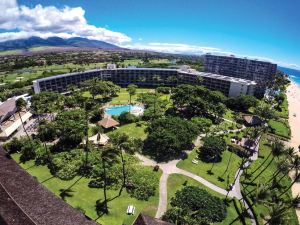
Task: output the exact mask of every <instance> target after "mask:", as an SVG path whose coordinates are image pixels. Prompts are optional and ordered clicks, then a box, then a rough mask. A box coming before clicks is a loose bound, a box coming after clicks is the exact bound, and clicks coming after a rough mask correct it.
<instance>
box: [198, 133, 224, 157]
mask: <svg viewBox="0 0 300 225" xmlns="http://www.w3.org/2000/svg"><path fill="white" fill-rule="evenodd" d="M225 149H226V142H225V140H224V139H223V138H221V137H217V136H208V137H205V138H204V139H203V145H202V147H201V149H200V157H201V159H202V160H203V161H205V162H217V161H220V160H221V156H222V152H223V151H224V150H225Z"/></svg>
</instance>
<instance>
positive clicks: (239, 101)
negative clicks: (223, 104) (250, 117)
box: [227, 95, 258, 112]
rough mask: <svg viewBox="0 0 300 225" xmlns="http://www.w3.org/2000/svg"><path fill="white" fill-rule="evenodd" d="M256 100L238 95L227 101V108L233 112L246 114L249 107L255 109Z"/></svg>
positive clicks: (252, 97) (249, 96) (248, 96)
mask: <svg viewBox="0 0 300 225" xmlns="http://www.w3.org/2000/svg"><path fill="white" fill-rule="evenodd" d="M257 104H258V100H257V99H256V98H255V97H254V96H251V95H239V96H238V97H232V98H229V99H228V100H227V106H228V107H229V108H231V109H233V110H238V111H242V112H246V111H248V110H249V108H250V107H256V106H257Z"/></svg>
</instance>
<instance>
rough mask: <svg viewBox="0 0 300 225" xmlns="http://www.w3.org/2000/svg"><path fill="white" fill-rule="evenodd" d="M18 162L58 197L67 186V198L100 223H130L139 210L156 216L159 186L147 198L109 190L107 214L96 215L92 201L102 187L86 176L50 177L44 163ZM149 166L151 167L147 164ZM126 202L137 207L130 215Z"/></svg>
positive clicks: (17, 155)
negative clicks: (67, 179) (95, 186)
mask: <svg viewBox="0 0 300 225" xmlns="http://www.w3.org/2000/svg"><path fill="white" fill-rule="evenodd" d="M19 156H20V155H19V154H14V155H13V158H14V159H15V161H16V162H18V163H19ZM20 166H21V167H23V168H24V169H25V170H26V171H27V172H28V173H30V174H31V175H32V176H34V177H36V178H37V180H38V181H39V182H40V183H41V184H43V185H44V186H45V187H46V188H47V189H49V190H50V191H51V192H53V193H54V194H55V195H57V196H58V197H59V194H60V193H61V191H60V190H61V189H67V188H70V190H71V195H72V196H71V197H66V202H67V203H69V204H70V205H71V206H73V207H74V208H77V207H80V208H81V209H83V210H84V211H85V214H86V215H87V216H88V217H90V218H92V219H93V220H96V219H97V222H98V223H101V224H103V225H120V224H126V225H131V224H132V222H133V221H134V220H135V218H136V217H137V216H138V214H139V213H140V212H144V213H145V214H147V215H150V216H155V213H156V210H157V205H158V198H159V194H158V193H159V189H158V187H157V190H156V194H155V196H153V197H151V198H150V199H149V200H148V201H140V200H137V199H135V198H131V197H130V196H129V194H128V193H127V192H126V191H125V190H124V191H123V192H122V195H121V196H120V197H117V196H118V191H119V190H108V192H107V195H108V198H109V199H110V201H109V203H108V207H109V214H108V215H103V216H101V217H99V216H98V215H97V213H96V210H95V203H96V201H97V200H98V199H101V200H103V199H104V197H103V189H96V188H89V187H88V183H89V179H87V178H81V177H75V178H74V179H72V180H70V181H62V180H60V179H58V178H56V177H53V176H52V175H51V174H50V172H49V169H48V168H47V167H46V166H35V165H34V162H33V161H29V162H27V163H25V164H22V163H20ZM149 170H150V171H153V169H152V168H150V167H149ZM153 176H155V177H156V178H157V182H158V180H159V178H160V176H161V172H153ZM128 205H134V206H135V207H136V209H135V214H134V215H132V216H131V215H127V214H126V210H127V206H128Z"/></svg>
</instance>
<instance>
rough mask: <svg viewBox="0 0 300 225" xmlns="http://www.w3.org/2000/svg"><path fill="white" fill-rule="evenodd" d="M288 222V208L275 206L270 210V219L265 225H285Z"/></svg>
mask: <svg viewBox="0 0 300 225" xmlns="http://www.w3.org/2000/svg"><path fill="white" fill-rule="evenodd" d="M286 220H287V208H286V207H285V206H284V205H273V206H272V207H271V209H270V213H269V219H267V221H266V223H264V225H267V224H269V225H283V224H286Z"/></svg>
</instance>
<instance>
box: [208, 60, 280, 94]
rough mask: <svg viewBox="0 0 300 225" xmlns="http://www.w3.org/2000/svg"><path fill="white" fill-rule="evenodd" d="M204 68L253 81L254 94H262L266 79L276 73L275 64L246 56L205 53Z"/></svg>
mask: <svg viewBox="0 0 300 225" xmlns="http://www.w3.org/2000/svg"><path fill="white" fill-rule="evenodd" d="M204 69H205V71H206V72H210V73H215V74H222V75H224V76H230V77H238V78H242V79H246V80H252V81H255V82H256V83H257V86H256V89H255V94H258V95H263V94H264V93H265V90H266V86H267V83H268V81H270V80H271V79H272V76H273V75H274V74H275V73H276V70H277V65H276V64H273V63H270V62H263V61H259V60H252V59H248V58H237V57H235V56H219V55H211V54H206V55H204Z"/></svg>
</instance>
